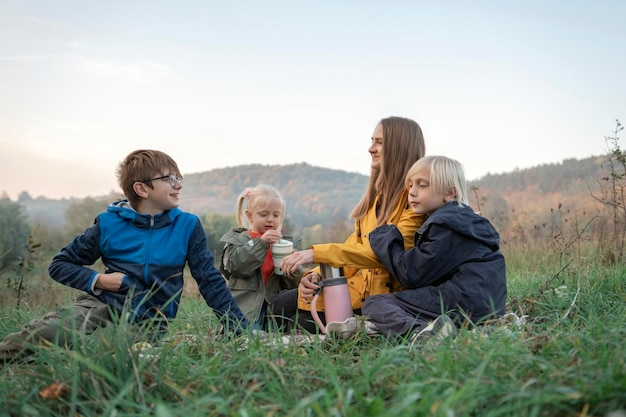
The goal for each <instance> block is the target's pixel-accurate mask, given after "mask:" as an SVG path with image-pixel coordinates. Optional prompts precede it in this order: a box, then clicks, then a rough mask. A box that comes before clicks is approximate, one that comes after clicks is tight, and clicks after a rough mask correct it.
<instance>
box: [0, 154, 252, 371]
mask: <svg viewBox="0 0 626 417" xmlns="http://www.w3.org/2000/svg"><path fill="white" fill-rule="evenodd" d="M117 177H118V182H119V185H120V187H121V188H122V190H123V192H124V195H125V196H126V198H127V199H125V200H120V201H117V202H114V203H112V204H111V205H109V207H108V209H107V211H106V212H104V213H101V214H99V215H98V217H97V218H96V220H95V223H94V224H93V225H92V226H91V227H89V228H88V229H87V230H85V232H84V233H83V234H81V235H79V236H78V237H76V238H75V239H74V240H73V241H72V242H71V243H69V244H68V245H67V246H66V247H65V248H63V249H62V250H61V252H59V253H58V254H57V255H56V256H55V257H54V259H53V260H52V262H51V264H50V268H49V272H50V276H51V277H52V278H53V279H54V280H56V281H58V282H60V283H62V284H64V285H68V286H70V287H73V288H76V289H78V290H81V291H84V292H85V294H82V295H80V296H79V297H78V298H77V299H76V300H75V302H74V304H73V305H72V307H70V308H61V309H59V310H57V311H55V312H52V313H48V314H46V315H45V316H44V317H43V318H41V319H38V320H33V321H31V322H30V323H29V324H28V325H26V326H24V327H23V328H22V330H21V331H19V332H17V333H12V334H9V335H7V336H6V337H5V339H4V340H3V341H2V342H1V343H0V359H2V361H3V362H6V361H9V360H12V359H16V358H21V357H24V356H28V355H29V354H31V353H32V352H33V351H32V348H33V347H35V346H37V345H46V344H50V343H56V344H58V345H60V346H67V347H70V345H71V342H72V340H73V334H74V333H75V332H77V331H80V333H81V334H91V333H93V332H94V331H95V330H96V329H97V328H98V327H103V326H105V325H107V324H109V323H111V322H114V321H115V320H116V319H120V314H121V313H122V311H124V312H125V313H126V314H125V317H124V319H125V320H130V321H131V322H133V323H138V324H141V326H140V327H141V328H145V329H146V335H147V336H148V337H149V338H151V337H155V338H157V337H158V336H161V335H162V334H163V333H164V332H165V331H166V330H167V322H168V320H170V319H173V318H174V317H176V313H177V311H178V306H179V303H180V298H181V294H182V290H183V269H184V267H185V264H187V265H188V266H189V269H190V271H191V275H192V276H193V277H194V279H195V280H196V281H197V282H198V288H199V290H200V294H202V296H203V297H204V299H205V301H206V303H207V305H208V306H209V307H211V308H212V309H213V311H214V312H215V314H216V315H217V317H218V318H219V319H220V321H221V323H222V324H223V325H224V330H225V331H229V330H230V331H234V332H236V333H239V332H240V331H241V330H242V329H244V328H245V327H247V321H246V318H245V316H244V315H243V313H242V312H241V310H240V309H239V307H238V306H237V304H236V303H235V301H234V299H233V297H232V295H231V293H230V291H229V290H228V288H227V286H226V282H225V280H224V278H223V277H222V275H221V273H220V271H219V269H217V268H216V267H215V265H214V258H213V254H212V253H211V252H210V251H209V249H208V245H207V240H206V235H205V233H204V230H203V228H202V225H201V224H200V220H199V219H198V217H197V216H195V215H193V214H190V213H186V212H183V211H182V210H180V209H179V208H178V205H179V193H180V190H181V189H182V187H183V184H182V182H183V178H182V176H181V175H180V171H179V169H178V166H177V164H176V162H175V161H174V160H173V159H172V158H171V157H170V156H168V155H167V154H165V153H163V152H160V151H155V150H137V151H134V152H131V153H130V154H129V155H128V156H127V157H126V158H125V159H124V161H122V162H121V163H120V165H119V166H118V169H117ZM98 259H101V260H102V263H103V264H104V265H105V268H106V270H105V271H103V272H100V271H96V270H94V269H92V268H89V267H88V266H87V265H93V264H94V263H95V262H96V261H97V260H98Z"/></svg>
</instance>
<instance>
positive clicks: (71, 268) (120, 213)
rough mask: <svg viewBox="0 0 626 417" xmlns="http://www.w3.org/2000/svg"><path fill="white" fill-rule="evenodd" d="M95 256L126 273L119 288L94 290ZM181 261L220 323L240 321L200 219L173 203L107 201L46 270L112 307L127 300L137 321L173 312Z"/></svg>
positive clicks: (178, 294)
mask: <svg viewBox="0 0 626 417" xmlns="http://www.w3.org/2000/svg"><path fill="white" fill-rule="evenodd" d="M100 258H101V259H102V263H103V264H104V265H105V268H106V271H105V272H106V273H109V272H122V273H124V274H125V276H124V278H123V280H122V285H121V287H120V289H119V291H118V292H112V291H100V290H93V288H92V286H93V281H94V279H95V278H96V276H97V275H98V272H97V271H95V270H93V269H91V268H87V267H85V265H92V264H93V263H94V262H96V261H97V260H98V259H100ZM185 263H187V264H188V265H189V269H190V271H191V275H192V276H193V277H194V279H195V280H196V281H197V283H198V288H199V290H200V294H202V296H203V297H204V299H205V301H206V303H207V304H208V305H209V307H211V308H212V309H213V311H214V312H215V313H216V315H217V316H218V318H219V319H220V320H221V321H222V323H224V324H228V325H229V327H233V321H234V323H237V324H239V323H241V325H242V326H243V327H245V326H246V325H247V322H246V320H245V317H244V315H243V313H242V312H241V310H240V309H239V307H238V306H237V304H236V303H235V301H234V299H233V297H232V296H231V294H230V291H229V290H228V288H227V286H226V282H225V280H224V278H223V277H222V274H221V273H220V271H219V269H217V268H216V267H215V265H214V258H213V254H212V253H211V252H210V251H209V249H208V245H207V240H206V235H205V233H204V230H203V229H202V225H201V223H200V220H199V219H198V217H197V216H195V215H193V214H190V213H186V212H183V211H181V210H180V209H178V208H174V209H172V210H168V211H165V212H163V213H161V214H159V215H157V216H154V217H152V216H149V215H145V214H140V213H138V212H136V211H135V210H133V209H132V208H131V206H130V204H128V201H127V200H120V201H117V202H115V203H112V204H111V205H109V207H108V208H107V211H106V212H104V213H100V214H99V215H98V217H96V220H95V223H94V224H93V225H92V226H91V227H89V228H88V229H87V230H85V232H84V233H83V234H82V235H79V236H77V237H76V238H75V239H74V240H73V241H72V242H71V243H70V244H68V245H67V246H66V247H65V248H63V249H62V250H61V252H59V253H58V254H57V255H56V256H55V257H54V259H53V260H52V263H51V264H50V268H49V272H50V276H51V277H52V278H53V279H54V280H55V281H58V282H60V283H61V284H64V285H68V286H70V287H73V288H76V289H79V290H82V291H85V292H87V293H89V294H92V295H94V296H95V297H97V298H98V299H99V300H100V301H102V302H104V303H106V304H107V305H109V306H110V307H111V308H113V309H114V310H117V311H121V309H122V307H123V306H124V304H125V303H128V304H129V306H128V307H129V308H130V310H131V312H132V313H133V316H134V319H135V320H137V321H139V320H143V319H148V318H151V317H154V316H156V315H160V314H163V315H165V316H166V317H167V318H174V317H176V313H177V311H178V305H179V303H180V298H181V294H182V290H183V269H184V267H185ZM131 297H132V298H131ZM159 312H160V313H159ZM227 322H228V323H227Z"/></svg>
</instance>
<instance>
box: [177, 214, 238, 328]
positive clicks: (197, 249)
mask: <svg viewBox="0 0 626 417" xmlns="http://www.w3.org/2000/svg"><path fill="white" fill-rule="evenodd" d="M187 263H188V265H189V269H190V271H191V275H192V276H193V277H194V279H195V280H196V282H197V283H198V289H199V291H200V294H202V297H203V298H204V300H205V301H206V303H207V305H208V306H209V307H211V309H213V311H214V312H215V314H216V315H217V317H218V318H219V319H220V321H221V322H222V324H223V325H224V327H225V328H227V329H230V328H233V327H235V328H237V327H240V328H245V327H247V325H248V323H247V320H246V318H245V316H244V315H243V313H242V312H241V310H240V309H239V306H237V303H236V302H235V300H234V299H233V297H232V295H231V293H230V291H229V290H228V287H227V286H226V280H225V279H224V277H223V276H222V274H221V272H220V271H219V269H217V267H216V266H215V259H214V257H213V254H212V253H211V251H210V250H209V248H208V244H207V239H206V235H205V234H204V230H203V229H202V225H201V224H200V220H199V219H198V221H197V223H196V226H195V230H194V232H193V235H192V237H191V239H190V241H189V251H188V254H187Z"/></svg>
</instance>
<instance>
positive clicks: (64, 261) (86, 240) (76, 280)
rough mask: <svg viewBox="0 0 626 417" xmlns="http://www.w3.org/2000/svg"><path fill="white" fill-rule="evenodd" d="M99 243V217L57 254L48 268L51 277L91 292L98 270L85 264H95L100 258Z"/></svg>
mask: <svg viewBox="0 0 626 417" xmlns="http://www.w3.org/2000/svg"><path fill="white" fill-rule="evenodd" d="M99 243H100V221H99V217H97V218H96V220H95V222H94V224H93V225H92V226H90V227H89V228H87V230H85V232H84V233H83V234H82V235H79V236H77V237H76V238H74V240H72V242H70V243H69V244H68V245H67V246H65V247H64V248H63V249H61V251H60V252H59V253H58V254H57V255H55V257H54V258H53V259H52V262H51V263H50V266H49V268H48V272H49V273H50V277H52V279H54V280H55V281H57V282H59V283H61V284H63V285H67V286H69V287H72V288H76V289H78V290H82V291H85V292H87V293H89V292H90V291H91V284H92V282H93V280H94V279H95V278H96V276H97V275H98V272H97V271H95V270H93V269H91V268H87V267H86V266H85V265H93V264H94V262H96V261H97V260H98V259H99V258H100V256H101V252H100V244H99Z"/></svg>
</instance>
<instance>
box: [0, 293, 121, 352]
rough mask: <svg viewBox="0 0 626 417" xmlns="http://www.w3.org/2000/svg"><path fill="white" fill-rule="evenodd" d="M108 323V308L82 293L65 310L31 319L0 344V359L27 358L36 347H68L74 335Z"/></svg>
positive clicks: (61, 309)
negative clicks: (53, 345) (55, 345)
mask: <svg viewBox="0 0 626 417" xmlns="http://www.w3.org/2000/svg"><path fill="white" fill-rule="evenodd" d="M110 321H111V315H110V311H109V308H108V306H107V305H106V304H104V303H103V302H101V301H100V300H98V299H97V298H95V297H93V296H91V295H88V294H83V295H80V296H79V297H77V298H76V300H75V301H74V303H73V304H72V305H71V306H69V307H63V308H60V309H58V310H56V311H54V312H50V313H47V314H45V315H44V316H43V317H42V318H40V319H35V320H31V321H30V322H29V323H28V324H26V325H24V326H23V327H22V329H21V330H20V331H18V332H15V333H11V334H9V335H7V336H6V337H5V338H4V340H3V341H2V342H0V360H2V361H7V360H11V359H16V358H20V357H24V356H27V355H29V354H31V353H32V349H33V348H34V347H37V346H48V345H50V344H58V345H59V346H66V347H71V344H72V340H73V338H74V337H75V336H74V335H75V334H91V333H93V332H94V331H95V330H96V329H97V328H98V327H102V326H105V325H106V324H107V323H109V322H110Z"/></svg>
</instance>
